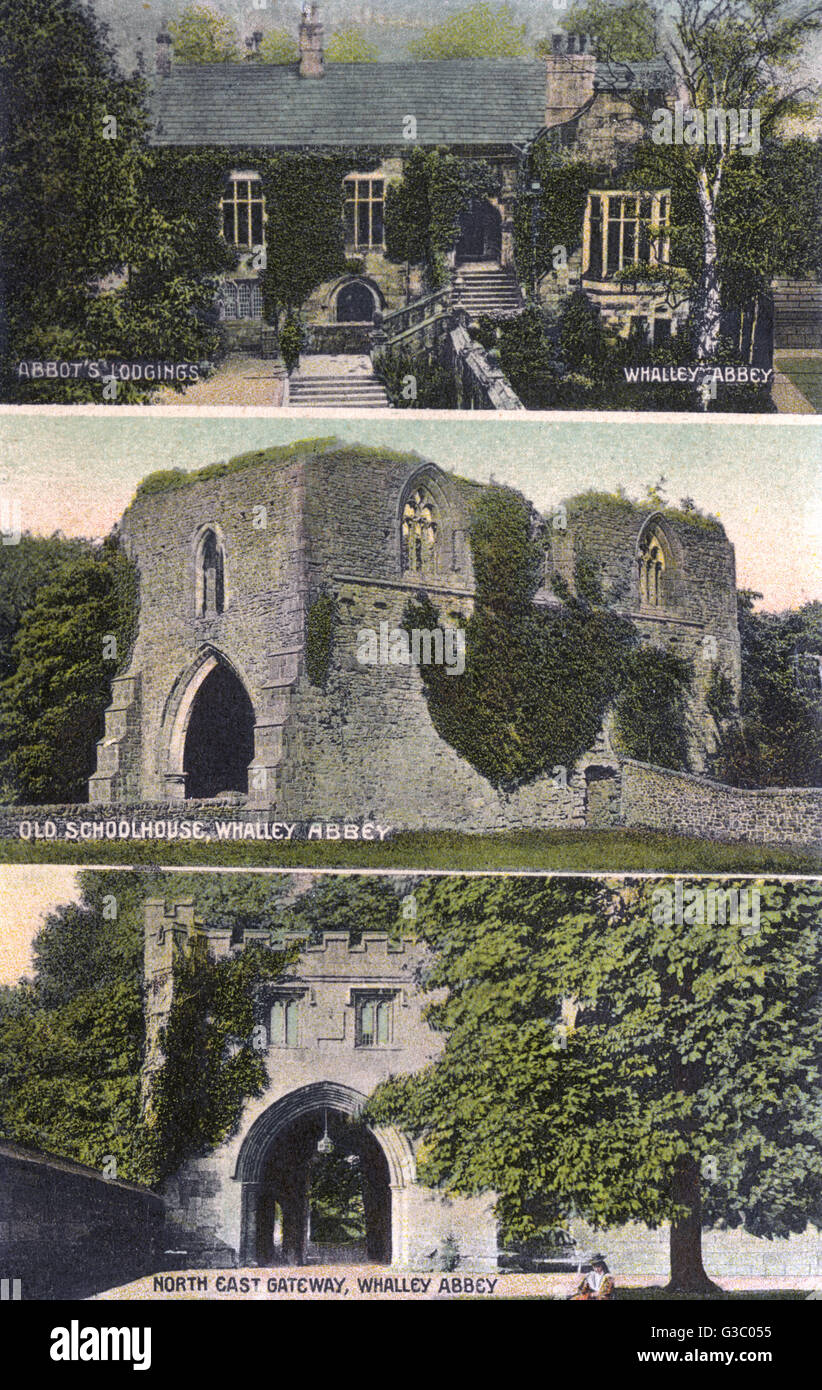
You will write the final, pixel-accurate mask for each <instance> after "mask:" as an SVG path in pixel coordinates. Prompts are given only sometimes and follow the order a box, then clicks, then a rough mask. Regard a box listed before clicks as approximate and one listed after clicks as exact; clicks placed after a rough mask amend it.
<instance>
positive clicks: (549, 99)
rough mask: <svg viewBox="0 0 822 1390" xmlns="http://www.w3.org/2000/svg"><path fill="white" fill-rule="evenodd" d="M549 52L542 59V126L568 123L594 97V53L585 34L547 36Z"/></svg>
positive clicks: (595, 61)
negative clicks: (544, 74) (543, 72)
mask: <svg viewBox="0 0 822 1390" xmlns="http://www.w3.org/2000/svg"><path fill="white" fill-rule="evenodd" d="M551 48H552V52H551V53H550V55H549V56H548V57H546V59H545V66H546V69H547V71H546V83H545V88H546V90H545V124H546V125H547V126H555V125H562V124H563V123H564V122H565V121H570V120H571V118H572V117H573V116H575V115H576V113H577V112H578V111H580V110H581V108H582V107H583V106H585V104H586V103H587V102H589V101H590V100H591V98H592V96H593V95H594V77H595V75H596V66H597V60H596V54H595V53H594V51H593V47H592V44H591V40H590V37H589V35H588V34H563V33H561V32H559V33H554V34H552V35H551Z"/></svg>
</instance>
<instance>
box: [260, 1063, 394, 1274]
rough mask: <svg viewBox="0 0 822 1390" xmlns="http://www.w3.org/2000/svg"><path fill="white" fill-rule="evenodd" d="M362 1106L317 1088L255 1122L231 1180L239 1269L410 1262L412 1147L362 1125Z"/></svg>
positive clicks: (344, 1089)
mask: <svg viewBox="0 0 822 1390" xmlns="http://www.w3.org/2000/svg"><path fill="white" fill-rule="evenodd" d="M364 1102H365V1097H364V1096H362V1095H360V1094H359V1093H358V1092H357V1091H354V1090H352V1088H351V1087H349V1086H343V1085H341V1084H340V1083H338V1082H326V1081H321V1082H313V1083H311V1084H310V1085H308V1086H303V1087H301V1088H300V1089H299V1090H297V1091H292V1092H290V1093H289V1094H288V1095H286V1096H284V1097H283V1098H282V1100H279V1101H277V1102H275V1104H274V1105H272V1106H270V1107H269V1109H268V1110H266V1111H265V1112H264V1113H263V1114H262V1115H261V1116H260V1117H259V1119H257V1120H256V1121H255V1123H254V1124H253V1125H252V1126H251V1129H250V1130H249V1132H248V1134H247V1135H246V1137H245V1139H244V1140H243V1144H242V1147H241V1149H240V1153H239V1156H238V1159H237V1168H236V1171H235V1174H234V1176H235V1178H237V1179H238V1180H239V1181H240V1182H241V1183H242V1202H241V1212H242V1215H241V1230H240V1263H241V1264H243V1265H254V1264H257V1265H273V1264H321V1263H322V1264H334V1263H345V1264H357V1263H363V1262H366V1261H367V1262H368V1263H376V1264H390V1263H391V1262H392V1260H393V1261H395V1262H397V1261H399V1262H403V1261H404V1260H405V1259H406V1258H407V1252H406V1251H405V1248H404V1232H403V1224H402V1219H401V1217H399V1216H398V1211H399V1208H398V1207H396V1203H397V1200H398V1198H402V1192H401V1189H403V1188H405V1187H408V1186H409V1185H411V1184H412V1183H413V1181H414V1160H413V1157H412V1154H411V1149H410V1146H409V1144H408V1141H407V1140H406V1139H405V1138H404V1137H403V1136H402V1135H401V1134H400V1133H399V1131H397V1130H395V1129H393V1128H392V1127H389V1128H387V1129H372V1128H370V1126H368V1125H366V1124H364V1123H363V1121H362V1120H361V1119H360V1114H359V1112H360V1109H361V1107H362V1105H363V1104H364ZM398 1222H399V1224H398Z"/></svg>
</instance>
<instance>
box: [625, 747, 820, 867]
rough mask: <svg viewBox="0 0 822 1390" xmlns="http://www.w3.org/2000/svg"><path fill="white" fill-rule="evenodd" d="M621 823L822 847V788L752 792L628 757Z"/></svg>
mask: <svg viewBox="0 0 822 1390" xmlns="http://www.w3.org/2000/svg"><path fill="white" fill-rule="evenodd" d="M620 819H621V821H622V824H623V825H626V826H636V827H645V828H647V829H649V830H670V831H672V832H673V833H674V834H678V835H696V836H700V837H702V838H704V839H709V840H747V841H751V842H753V843H756V844H774V845H797V846H806V847H808V848H814V849H822V787H764V788H761V789H757V790H754V791H751V790H747V789H746V788H743V787H729V786H726V785H725V784H724V783H722V782H712V781H710V780H709V779H708V778H707V777H695V776H693V775H692V774H691V773H688V772H673V771H671V770H670V769H669V768H664V767H654V766H652V765H651V764H649V763H639V762H634V761H632V760H630V759H625V760H624V761H623V764H622V796H621V805H620Z"/></svg>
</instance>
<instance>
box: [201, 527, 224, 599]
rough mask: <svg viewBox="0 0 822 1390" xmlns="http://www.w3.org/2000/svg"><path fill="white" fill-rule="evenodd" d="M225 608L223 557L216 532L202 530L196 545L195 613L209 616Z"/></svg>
mask: <svg viewBox="0 0 822 1390" xmlns="http://www.w3.org/2000/svg"><path fill="white" fill-rule="evenodd" d="M224 608H225V557H224V555H223V547H222V543H221V541H220V540H219V538H218V536H217V534H216V532H214V531H212V530H211V529H209V530H207V531H204V532H203V534H202V536H201V537H200V543H199V545H198V547H197V613H198V615H199V617H201V618H210V617H214V616H215V615H217V614H219V613H222V612H223V609H224Z"/></svg>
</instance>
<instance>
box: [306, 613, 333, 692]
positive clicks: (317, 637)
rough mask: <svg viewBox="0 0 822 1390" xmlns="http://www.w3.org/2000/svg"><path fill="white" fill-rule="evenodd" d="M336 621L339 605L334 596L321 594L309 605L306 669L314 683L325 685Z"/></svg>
mask: <svg viewBox="0 0 822 1390" xmlns="http://www.w3.org/2000/svg"><path fill="white" fill-rule="evenodd" d="M336 623H337V605H336V603H335V601H334V598H333V596H332V595H331V594H320V595H319V596H318V597H317V598H315V600H314V602H313V603H312V604H310V605H309V609H308V614H307V617H306V623H305V670H306V674H307V676H308V679H309V680H310V682H311V684H312V685H319V686H324V685H325V682H326V679H327V677H328V669H329V667H330V665H331V655H332V652H333V649H334V630H335V628H336Z"/></svg>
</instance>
